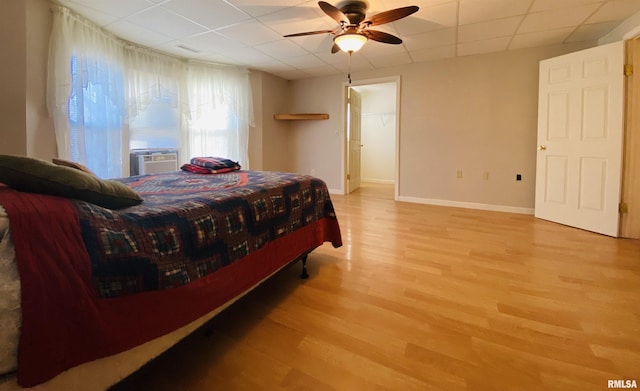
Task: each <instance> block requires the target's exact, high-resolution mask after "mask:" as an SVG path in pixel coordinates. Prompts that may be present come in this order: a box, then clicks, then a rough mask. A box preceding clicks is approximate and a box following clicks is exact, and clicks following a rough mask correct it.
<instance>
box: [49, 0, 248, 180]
mask: <svg viewBox="0 0 640 391" xmlns="http://www.w3.org/2000/svg"><path fill="white" fill-rule="evenodd" d="M53 11H54V23H53V28H52V32H51V41H50V48H49V49H50V50H49V64H50V67H49V70H48V80H47V82H48V88H47V104H48V108H49V112H50V114H51V116H52V117H53V119H54V127H55V131H56V142H57V147H58V157H60V158H63V159H71V160H74V161H78V162H80V163H82V164H85V165H86V166H87V167H89V168H90V169H91V170H93V171H94V172H95V173H96V174H98V175H99V176H100V177H103V178H119V177H122V176H124V175H126V172H128V170H127V168H128V164H129V163H128V161H129V159H128V154H129V150H131V149H140V148H162V149H168V148H178V149H179V156H180V159H181V161H182V162H186V161H188V160H189V159H190V158H191V157H194V156H219V157H225V158H229V159H232V160H235V161H238V162H240V164H242V165H243V167H244V168H249V167H248V165H249V162H248V157H247V143H248V133H249V126H250V124H251V123H252V121H253V113H252V111H251V89H250V84H249V72H248V71H247V70H246V69H240V68H234V67H225V66H214V65H211V64H202V63H188V62H186V61H183V60H180V59H178V58H175V57H171V56H168V55H164V54H161V53H157V52H153V51H151V50H148V49H144V48H141V47H136V46H135V45H131V44H129V43H124V42H123V41H120V40H118V39H117V38H115V37H113V36H111V35H109V34H106V33H104V31H102V30H101V29H100V28H99V27H97V26H96V25H94V24H93V23H92V22H90V21H88V20H86V19H84V18H82V17H80V16H78V15H76V14H74V13H72V12H70V10H69V9H67V8H65V7H63V6H56V7H54V8H53ZM123 157H126V158H123Z"/></svg>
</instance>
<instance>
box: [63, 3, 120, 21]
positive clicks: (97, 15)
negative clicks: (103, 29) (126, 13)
mask: <svg viewBox="0 0 640 391" xmlns="http://www.w3.org/2000/svg"><path fill="white" fill-rule="evenodd" d="M74 8H75V9H74V10H75V12H77V13H79V14H80V15H82V16H83V17H84V18H86V19H89V20H90V21H92V22H93V23H95V24H97V25H98V26H106V25H108V24H110V23H113V22H115V21H117V20H118V17H117V16H116V15H112V14H108V13H105V12H102V11H98V10H95V9H93V8H89V7H85V6H84V5H82V4H77V5H75V6H74Z"/></svg>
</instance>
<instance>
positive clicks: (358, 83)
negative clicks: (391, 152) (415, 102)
mask: <svg viewBox="0 0 640 391" xmlns="http://www.w3.org/2000/svg"><path fill="white" fill-rule="evenodd" d="M400 81H401V79H400V76H389V77H381V78H375V79H364V80H357V81H352V83H348V82H343V83H342V130H343V131H342V134H343V136H342V188H343V194H348V191H349V187H348V186H347V171H348V170H349V167H348V166H347V161H348V153H349V148H348V146H349V145H348V140H347V126H348V124H347V94H348V90H349V87H360V86H367V85H371V84H388V83H394V84H395V86H396V123H395V133H396V148H395V165H396V169H395V175H394V176H395V178H394V190H393V199H394V200H396V201H397V200H398V197H399V196H400V194H399V193H400V115H401V113H400V92H401V91H400Z"/></svg>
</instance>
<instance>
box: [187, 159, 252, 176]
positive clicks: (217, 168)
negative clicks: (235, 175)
mask: <svg viewBox="0 0 640 391" xmlns="http://www.w3.org/2000/svg"><path fill="white" fill-rule="evenodd" d="M240 168H241V167H240V164H239V163H238V162H234V161H233V160H229V159H225V158H220V157H211V156H209V157H194V158H192V159H191V161H190V163H187V164H183V165H182V167H180V169H181V170H182V171H189V172H194V173H197V174H219V173H222V172H229V171H234V170H239V169H240Z"/></svg>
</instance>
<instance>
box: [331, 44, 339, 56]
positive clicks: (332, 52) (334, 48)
mask: <svg viewBox="0 0 640 391" xmlns="http://www.w3.org/2000/svg"><path fill="white" fill-rule="evenodd" d="M339 51H340V46H338V45H337V44H335V43H334V44H333V46H332V47H331V54H334V53H338V52H339Z"/></svg>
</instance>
